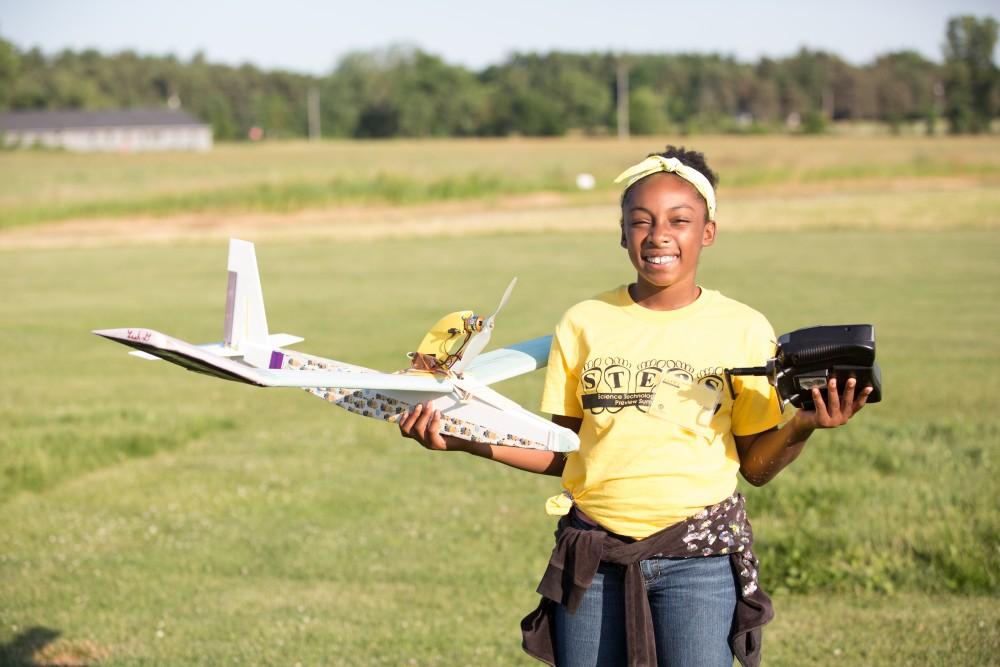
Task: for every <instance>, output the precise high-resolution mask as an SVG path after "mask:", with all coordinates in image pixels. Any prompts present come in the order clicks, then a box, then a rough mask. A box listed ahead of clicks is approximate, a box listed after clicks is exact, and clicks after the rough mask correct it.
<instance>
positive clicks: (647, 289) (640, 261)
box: [621, 172, 715, 310]
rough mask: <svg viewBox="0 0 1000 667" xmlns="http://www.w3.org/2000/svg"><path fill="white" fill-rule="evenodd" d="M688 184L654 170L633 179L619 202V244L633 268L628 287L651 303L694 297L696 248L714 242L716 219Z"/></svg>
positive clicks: (671, 304) (675, 303) (677, 303)
mask: <svg viewBox="0 0 1000 667" xmlns="http://www.w3.org/2000/svg"><path fill="white" fill-rule="evenodd" d="M707 217H708V216H707V206H706V204H705V200H704V198H703V197H702V196H701V195H700V194H699V193H698V191H697V190H696V189H695V188H694V186H693V185H691V184H690V183H688V182H687V181H686V180H684V179H683V178H681V177H680V176H676V175H675V174H670V173H666V172H664V173H657V174H652V175H650V176H647V177H646V178H644V179H642V180H641V181H638V182H637V183H636V184H635V185H633V186H632V188H631V189H630V190H629V192H628V196H627V197H626V198H625V201H624V202H623V203H622V237H621V244H622V247H623V248H625V249H626V250H627V251H628V257H629V260H630V261H631V262H632V266H634V267H635V270H636V284H635V287H634V291H633V293H632V297H633V299H635V300H636V301H637V302H646V301H648V300H649V299H651V298H652V299H653V300H652V301H649V302H648V304H644V305H647V306H648V307H652V308H654V309H664V310H666V309H671V308H679V307H682V306H684V305H687V304H688V303H691V302H692V301H694V300H695V299H697V298H698V293H699V292H698V286H697V283H696V282H695V273H696V272H697V269H698V257H699V256H700V255H701V249H702V248H704V247H706V246H710V245H712V243H714V242H715V222H714V221H710V220H706V218H707Z"/></svg>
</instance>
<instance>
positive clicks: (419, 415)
mask: <svg viewBox="0 0 1000 667" xmlns="http://www.w3.org/2000/svg"><path fill="white" fill-rule="evenodd" d="M399 433H400V435H402V436H403V437H404V438H412V439H413V440H416V441H417V442H419V443H420V444H421V446H423V447H424V448H425V449H432V450H435V451H464V450H465V449H466V445H468V442H467V441H465V440H462V439H461V438H455V437H452V436H444V435H441V411H440V410H435V409H434V406H433V405H432V403H431V402H430V401H428V402H426V403H423V404H417V406H416V407H415V408H413V410H412V411H411V412H404V413H403V414H402V415H400V417H399Z"/></svg>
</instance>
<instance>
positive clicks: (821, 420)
mask: <svg viewBox="0 0 1000 667" xmlns="http://www.w3.org/2000/svg"><path fill="white" fill-rule="evenodd" d="M857 384H858V382H857V380H855V379H854V378H850V379H849V380H848V381H847V389H846V390H845V391H844V395H843V397H841V395H840V392H839V391H838V388H837V379H836V378H830V380H829V382H827V384H826V396H827V400H823V395H822V394H821V393H820V390H819V388H818V387H813V390H812V398H813V403H815V404H816V409H815V410H799V411H798V412H797V413H796V415H795V420H797V421H798V422H799V425H800V426H803V427H805V428H836V427H837V426H843V425H844V424H846V423H847V421H848V420H849V419H850V418H851V417H853V416H854V415H856V414H857V413H858V412H859V411H860V410H861V408H863V407H865V403H866V402H868V397H869V396H870V395H871V393H872V391H873V390H872V388H871V387H870V386H868V387H865V388H864V389H863V390H861V393H860V394H858V396H857V397H855V393H854V392H855V389H856V388H857Z"/></svg>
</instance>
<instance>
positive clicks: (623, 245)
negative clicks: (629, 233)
mask: <svg viewBox="0 0 1000 667" xmlns="http://www.w3.org/2000/svg"><path fill="white" fill-rule="evenodd" d="M618 227H619V229H621V231H622V235H621V239H619V241H618V243H620V244H621V246H622V247H623V248H627V247H628V246H627V245H625V222H624V221H622V222H620V223H618Z"/></svg>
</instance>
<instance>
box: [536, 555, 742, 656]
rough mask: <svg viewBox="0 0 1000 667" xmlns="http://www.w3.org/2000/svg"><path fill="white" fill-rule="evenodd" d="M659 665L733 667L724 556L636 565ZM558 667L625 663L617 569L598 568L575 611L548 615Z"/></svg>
mask: <svg viewBox="0 0 1000 667" xmlns="http://www.w3.org/2000/svg"><path fill="white" fill-rule="evenodd" d="M640 566H641V568H642V575H643V579H644V580H645V583H646V591H647V594H648V597H649V606H650V609H651V611H652V615H653V631H654V634H655V637H656V658H657V663H658V665H660V666H661V667H662V666H663V665H670V666H671V667H732V664H733V653H732V651H731V650H730V648H729V632H730V630H731V628H732V624H733V614H734V612H735V610H736V590H737V589H736V586H737V583H736V579H735V577H734V574H733V570H732V567H731V566H730V564H729V557H728V556H708V557H703V558H697V557H695V558H651V559H649V560H644V561H641V562H640ZM555 627H556V664H558V665H560V667H584V666H587V667H591V666H593V667H596V666H598V665H601V666H605V665H607V666H610V665H625V664H627V660H626V640H625V582H624V569H623V568H621V567H620V566H617V565H609V564H605V563H601V566H600V568H599V569H598V571H597V574H596V575H595V576H594V581H593V583H592V584H591V586H590V588H589V589H587V592H586V593H585V594H584V597H583V601H582V602H581V603H580V607H579V608H578V609H577V611H576V613H575V614H571V613H569V611H567V610H566V608H565V607H563V606H562V605H559V606H558V607H557V609H556V614H555Z"/></svg>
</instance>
